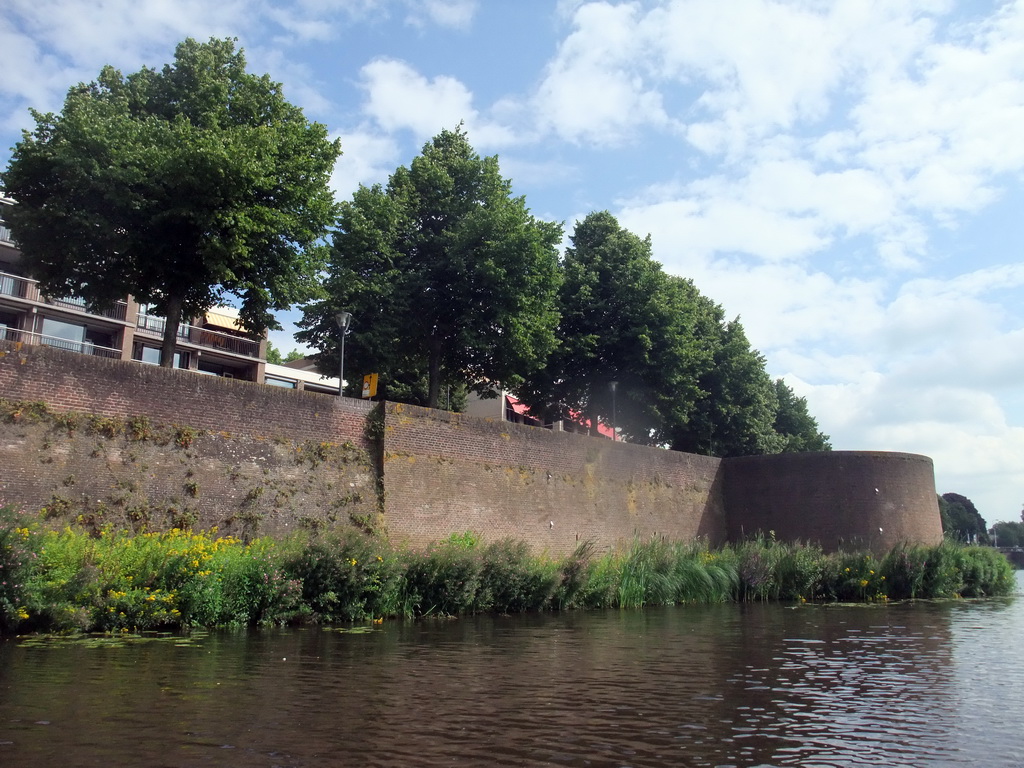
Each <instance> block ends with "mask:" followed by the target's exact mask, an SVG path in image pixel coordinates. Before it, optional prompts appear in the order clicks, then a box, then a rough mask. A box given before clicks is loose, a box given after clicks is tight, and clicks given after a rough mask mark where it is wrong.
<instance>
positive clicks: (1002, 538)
mask: <svg viewBox="0 0 1024 768" xmlns="http://www.w3.org/2000/svg"><path fill="white" fill-rule="evenodd" d="M989 533H990V536H991V539H992V543H993V544H994V545H997V546H1000V547H1024V523H1017V522H1009V523H1007V522H1002V523H996V524H995V525H993V526H992V530H991V531H990V532H989Z"/></svg>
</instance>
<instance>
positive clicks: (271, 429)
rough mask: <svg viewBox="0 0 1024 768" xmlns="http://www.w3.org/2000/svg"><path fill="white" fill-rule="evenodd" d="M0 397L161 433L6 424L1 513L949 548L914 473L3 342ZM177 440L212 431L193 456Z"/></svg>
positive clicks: (927, 472) (1, 443)
mask: <svg viewBox="0 0 1024 768" xmlns="http://www.w3.org/2000/svg"><path fill="white" fill-rule="evenodd" d="M0 397H3V398H5V399H7V400H9V401H29V402H32V401H42V402H45V403H46V404H47V406H48V407H49V408H50V409H52V410H54V411H57V412H72V411H73V412H79V413H85V414H97V415H99V416H102V417H110V418H112V419H114V420H115V421H118V422H119V423H121V424H122V426H123V423H124V422H125V421H126V420H128V419H131V417H135V416H145V417H147V418H148V419H149V421H150V422H151V424H152V425H153V426H154V427H160V429H158V430H156V431H157V432H158V433H159V434H156V435H154V436H152V437H151V438H147V439H144V440H139V439H136V438H133V437H131V436H130V435H126V434H124V433H123V432H119V433H117V434H113V435H109V436H105V433H104V429H103V426H102V425H100V426H99V427H98V428H97V427H96V425H93V426H90V425H89V424H87V423H83V424H79V425H77V426H75V427H74V428H72V429H69V428H68V425H67V424H66V423H62V422H61V421H60V420H59V419H52V418H46V419H42V420H33V419H32V418H28V417H26V418H23V419H20V420H13V421H12V420H8V421H6V422H5V423H4V424H3V425H2V426H0V499H4V500H6V501H8V502H13V503H16V504H18V505H20V506H23V507H24V508H26V509H40V508H42V507H47V508H51V509H53V508H61V507H64V506H67V507H69V508H71V509H72V510H73V513H74V515H75V516H77V515H83V516H84V518H85V519H86V521H91V522H94V523H95V524H104V523H110V524H115V525H143V524H147V525H150V526H151V527H154V528H155V527H160V526H166V525H171V524H174V523H175V522H176V521H181V522H192V524H193V525H196V526H200V527H210V526H212V525H219V526H221V527H222V529H225V530H228V531H232V532H237V533H242V534H244V535H252V534H279V533H283V532H286V531H288V530H292V529H294V527H295V526H296V525H331V524H334V523H335V522H342V523H343V522H348V521H349V520H351V519H357V520H365V521H373V520H375V515H376V513H377V512H378V511H380V509H381V508H380V507H379V506H378V500H379V497H378V490H379V489H381V488H382V489H383V512H384V517H383V520H384V522H385V524H386V526H387V530H388V531H389V533H390V534H391V536H392V538H393V539H395V540H396V541H406V542H409V543H413V544H424V543H427V542H430V541H435V540H437V539H441V538H445V537H447V536H448V535H449V534H451V533H458V532H463V531H467V530H472V531H476V532H477V533H479V534H481V535H483V536H484V537H485V538H487V539H490V540H493V539H498V538H501V537H505V536H511V537H515V538H518V539H523V540H525V541H527V542H528V543H530V544H531V545H532V546H533V547H534V548H536V549H537V550H538V551H544V550H546V551H548V552H551V553H563V552H567V551H570V550H572V549H573V548H574V547H575V546H576V544H577V543H578V542H579V541H585V540H592V541H594V542H596V543H597V545H598V546H601V547H605V546H611V545H613V544H615V543H617V542H620V541H623V540H629V539H631V538H632V537H633V536H634V535H639V536H649V535H654V534H660V535H664V536H666V537H669V538H673V539H684V540H685V539H690V538H693V537H704V538H707V539H708V540H709V541H711V542H713V543H719V542H721V541H724V540H726V539H727V538H729V539H738V538H741V537H742V536H743V535H749V534H752V533H755V532H756V531H759V530H760V531H763V532H767V531H769V530H774V531H775V532H776V535H777V536H778V537H780V538H783V539H801V540H814V541H819V542H821V543H822V544H824V545H825V546H827V547H830V548H831V547H835V546H839V545H841V544H843V543H849V544H867V545H869V546H872V547H876V546H889V545H891V544H893V543H896V542H897V541H901V540H906V541H923V542H933V541H937V540H939V539H940V538H941V527H940V521H939V513H938V506H937V502H936V499H935V484H934V476H933V472H932V463H931V460H930V459H928V458H926V457H923V456H914V455H909V454H893V453H864V452H842V451H837V452H832V453H820V454H785V455H781V456H759V457H749V458H740V459H727V460H724V461H723V460H719V459H715V458H711V457H706V456H695V455H692V454H682V453H676V452H673V451H665V450H659V449H656V448H644V447H641V446H636V445H629V444H625V443H613V442H610V441H608V440H605V439H600V438H590V437H586V436H582V435H572V434H566V433H559V432H550V431H548V430H544V429H538V428H534V427H524V426H520V425H516V424H508V423H503V422H497V421H494V422H492V421H487V420H482V419H477V418H473V417H468V416H463V415H459V414H449V413H446V412H442V411H430V410H427V409H424V408H416V407H413V406H403V405H399V404H386V408H385V409H384V411H383V413H382V414H381V412H380V411H377V412H374V413H376V414H377V415H374V413H371V404H369V403H364V402H361V401H358V400H352V399H349V398H345V399H341V400H339V398H336V397H331V396H328V395H320V394H316V393H312V392H295V391H289V390H281V389H278V388H275V387H269V386H264V385H259V384H253V383H249V382H242V381H234V380H224V379H217V378H213V377H206V376H200V375H197V374H195V373H193V372H188V371H171V370H164V369H160V368H153V367H150V366H145V365H140V364H138V363H132V362H121V361H111V360H103V359H99V358H92V357H87V356H83V355H76V354H73V353H69V352H62V351H60V350H55V349H51V348H46V347H24V348H21V347H18V346H17V345H11V344H9V343H0ZM173 425H183V426H187V427H189V428H191V429H192V430H201V431H204V432H203V433H202V434H200V435H198V436H197V437H196V438H195V440H194V441H192V442H191V444H190V445H187V446H182V445H179V444H177V442H176V441H175V432H174V427H173ZM368 435H376V437H368ZM381 459H382V460H381ZM378 462H379V463H378ZM379 473H382V475H380V477H382V483H381V484H380V485H378V482H377V480H378V476H379ZM876 489H877V491H876ZM879 529H881V530H879Z"/></svg>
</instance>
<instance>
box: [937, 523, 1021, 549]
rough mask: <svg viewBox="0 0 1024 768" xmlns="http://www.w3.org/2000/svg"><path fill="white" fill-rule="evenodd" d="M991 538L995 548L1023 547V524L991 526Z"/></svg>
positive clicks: (997, 524)
mask: <svg viewBox="0 0 1024 768" xmlns="http://www.w3.org/2000/svg"><path fill="white" fill-rule="evenodd" d="M944 525H945V524H944ZM991 538H992V544H993V545H996V546H1000V547H1024V523H1017V522H1009V523H1007V522H1003V523H996V524H995V525H993V526H992V531H991Z"/></svg>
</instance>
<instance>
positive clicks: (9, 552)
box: [0, 505, 38, 634]
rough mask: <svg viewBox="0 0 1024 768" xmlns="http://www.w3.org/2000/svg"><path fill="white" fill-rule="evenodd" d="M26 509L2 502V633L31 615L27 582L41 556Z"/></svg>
mask: <svg viewBox="0 0 1024 768" xmlns="http://www.w3.org/2000/svg"><path fill="white" fill-rule="evenodd" d="M32 528H33V527H32V526H31V525H30V521H29V520H28V519H27V516H26V515H25V514H24V513H21V512H17V511H15V510H14V508H12V507H9V506H3V505H0V634H5V633H7V632H13V631H14V630H16V629H17V627H18V625H19V624H21V623H22V621H24V620H25V619H27V618H28V611H27V610H26V604H27V602H28V596H29V591H28V587H27V584H26V582H27V581H28V579H29V577H30V576H31V573H32V565H33V562H32V561H33V560H34V559H35V558H36V557H37V556H38V555H37V553H36V551H35V548H36V543H37V537H36V534H35V532H34V531H33V529H32Z"/></svg>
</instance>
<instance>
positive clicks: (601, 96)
mask: <svg viewBox="0 0 1024 768" xmlns="http://www.w3.org/2000/svg"><path fill="white" fill-rule="evenodd" d="M636 14H637V7H636V6H635V5H634V4H621V5H614V6H613V5H610V4H608V3H604V2H599V3H588V4H586V5H582V6H580V7H579V8H578V9H577V10H576V13H575V16H574V19H573V23H574V26H575V30H574V31H573V32H572V34H570V35H569V36H568V37H567V38H566V39H565V40H564V41H563V42H562V44H561V46H560V47H559V51H558V55H557V56H556V57H555V59H554V60H553V61H552V62H550V63H549V65H548V67H547V72H546V73H545V77H544V80H543V82H542V83H541V84H540V86H539V87H538V89H537V93H536V96H535V100H534V104H535V109H536V111H537V119H538V122H539V123H540V124H541V125H543V126H546V127H547V128H549V129H550V130H552V131H554V132H556V133H557V134H559V135H560V136H562V137H563V138H566V139H568V140H570V141H586V142H593V143H597V144H613V143H616V142H618V141H620V140H622V139H623V138H624V137H625V136H627V135H628V134H629V132H630V130H631V129H633V128H635V127H636V126H640V125H644V124H655V125H663V126H664V125H668V123H669V120H668V118H667V116H666V114H665V110H664V108H663V105H662V97H661V95H660V94H659V93H658V92H657V91H656V90H653V89H651V88H650V87H648V86H647V85H646V84H645V76H644V71H643V70H644V66H643V65H642V63H643V55H644V40H643V38H642V37H641V36H640V35H639V34H638V30H637V18H636Z"/></svg>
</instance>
